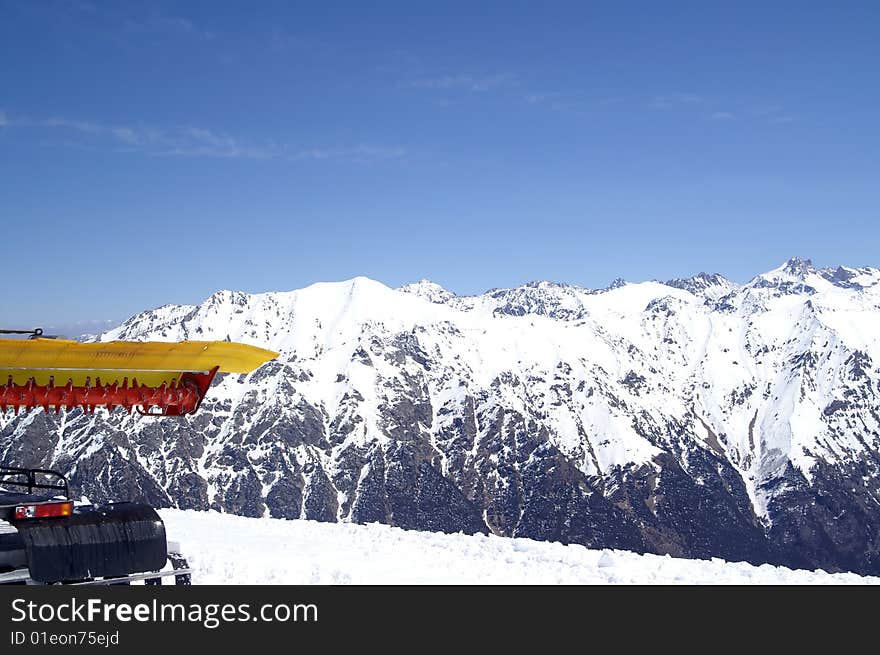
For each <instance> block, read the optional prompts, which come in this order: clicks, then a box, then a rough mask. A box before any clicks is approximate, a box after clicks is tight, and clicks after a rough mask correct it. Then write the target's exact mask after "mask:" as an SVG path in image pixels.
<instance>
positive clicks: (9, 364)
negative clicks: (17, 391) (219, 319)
mask: <svg viewBox="0 0 880 655" xmlns="http://www.w3.org/2000/svg"><path fill="white" fill-rule="evenodd" d="M277 356H278V353H276V352H273V351H271V350H265V349H263V348H258V347H256V346H249V345H247V344H243V343H232V342H229V341H179V342H155V341H150V342H134V341H108V342H106V343H79V342H77V341H68V340H65V339H0V384H3V383H6V382H7V381H8V379H9V377H10V376H11V377H12V381H13V382H14V383H16V384H26V383H27V382H28V381H29V380H33V381H34V383H36V384H38V385H47V384H49V383H50V381H49V378H50V377H53V378H54V383H55V384H65V383H67V382H68V381H72V382H73V384H74V385H77V386H79V385H85V384H88V381H87V379H86V378H90V380H91V381H94V380H95V378H101V380H103V381H105V382H113V381H114V380H116V379H119V381H120V382H121V381H122V378H123V377H127V378H128V379H129V380H131V379H132V378H136V379H137V381H138V382H139V383H140V384H146V385H149V386H158V385H160V384H162V383H163V382H166V383H169V384H171V383H172V382H173V381H177V380H178V379H179V378H180V375H181V374H182V373H184V372H192V373H204V372H208V371H211V370H212V369H214V368H215V367H216V368H217V370H218V371H219V372H224V373H250V372H251V371H253V370H255V369H257V368H259V367H260V366H261V365H262V364H264V363H266V362H268V361H269V360H271V359H274V358H275V357H277Z"/></svg>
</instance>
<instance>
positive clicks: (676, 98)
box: [651, 93, 703, 109]
mask: <svg viewBox="0 0 880 655" xmlns="http://www.w3.org/2000/svg"><path fill="white" fill-rule="evenodd" d="M701 102H703V98H702V96H698V95H696V94H695V93H671V94H669V95H662V96H655V97H654V99H653V100H652V101H651V106H652V107H654V109H673V108H675V107H681V106H683V105H695V104H700V103H701Z"/></svg>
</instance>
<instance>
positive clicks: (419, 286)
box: [397, 278, 456, 304]
mask: <svg viewBox="0 0 880 655" xmlns="http://www.w3.org/2000/svg"><path fill="white" fill-rule="evenodd" d="M397 290H398V291H400V292H402V293H408V294H411V295H413V296H418V297H419V298H424V299H425V300H428V301H430V302H432V303H435V304H444V303H447V302H449V301H450V300H452V299H453V298H455V297H456V295H455V294H454V293H453V292H452V291H449V290H448V289H445V288H444V287H442V286H440V285H439V284H437V283H436V282H432V281H431V280H428V279H425V278H422V279H421V280H419V281H418V282H412V283H410V284H405V285H403V286H402V287H399V288H398V289H397Z"/></svg>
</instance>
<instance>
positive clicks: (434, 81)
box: [403, 73, 517, 92]
mask: <svg viewBox="0 0 880 655" xmlns="http://www.w3.org/2000/svg"><path fill="white" fill-rule="evenodd" d="M516 85H517V79H516V76H515V75H513V74H512V73H501V74H498V75H491V76H483V77H480V76H474V75H444V76H442V77H431V78H421V79H417V80H412V81H411V82H407V83H405V84H403V86H404V87H407V88H411V89H437V90H452V89H462V90H465V91H477V92H479V91H489V90H491V89H497V88H502V87H511V86H516Z"/></svg>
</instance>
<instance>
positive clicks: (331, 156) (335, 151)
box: [0, 113, 406, 162]
mask: <svg viewBox="0 0 880 655" xmlns="http://www.w3.org/2000/svg"><path fill="white" fill-rule="evenodd" d="M4 125H8V126H11V127H16V128H25V129H28V128H29V129H44V130H46V129H50V130H66V131H69V132H76V133H78V134H80V135H82V136H83V137H84V138H85V139H86V141H87V145H90V146H102V145H103V146H104V147H105V148H108V149H111V148H112V149H116V150H120V151H132V152H140V153H143V154H146V155H150V156H155V157H212V158H225V159H281V160H289V161H303V160H313V161H321V160H337V161H351V162H369V161H382V160H391V159H400V158H402V157H404V156H405V154H406V150H405V149H404V148H402V147H398V146H394V147H385V146H371V145H364V144H360V145H357V146H352V147H334V148H298V147H294V146H291V145H290V144H286V143H277V142H274V141H260V142H255V141H250V140H247V139H241V138H238V137H234V136H231V135H229V134H225V133H223V132H217V131H215V130H209V129H206V128H203V127H185V128H177V129H161V128H156V127H147V126H140V125H138V126H131V125H107V124H102V123H95V122H91V121H81V120H71V119H68V118H57V117H53V118H44V119H31V118H20V119H16V120H14V121H12V120H8V119H7V118H6V115H5V114H3V113H0V126H4Z"/></svg>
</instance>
